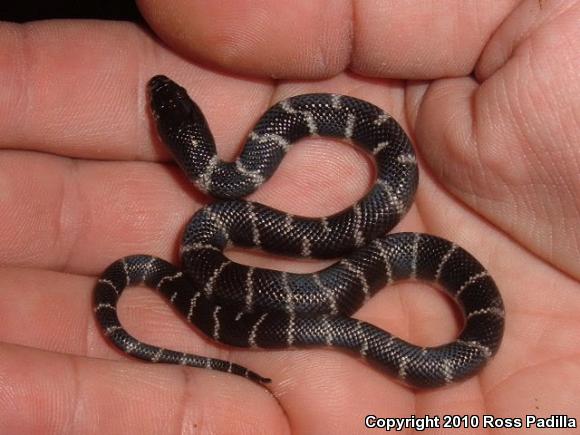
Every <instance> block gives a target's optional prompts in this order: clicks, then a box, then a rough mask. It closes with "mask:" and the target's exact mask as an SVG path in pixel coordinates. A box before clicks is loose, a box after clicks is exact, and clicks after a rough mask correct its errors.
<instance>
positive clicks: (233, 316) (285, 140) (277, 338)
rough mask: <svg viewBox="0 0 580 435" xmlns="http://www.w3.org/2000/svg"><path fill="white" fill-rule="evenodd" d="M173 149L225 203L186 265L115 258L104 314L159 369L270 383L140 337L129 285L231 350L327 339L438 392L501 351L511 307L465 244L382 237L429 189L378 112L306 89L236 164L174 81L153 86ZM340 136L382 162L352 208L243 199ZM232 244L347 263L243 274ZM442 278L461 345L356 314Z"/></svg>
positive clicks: (105, 277) (188, 234) (164, 135)
mask: <svg viewBox="0 0 580 435" xmlns="http://www.w3.org/2000/svg"><path fill="white" fill-rule="evenodd" d="M148 90H149V96H150V104H151V109H152V112H153V116H154V118H155V121H156V124H157V129H158V132H159V135H160V137H161V139H162V141H163V142H164V143H165V144H166V145H167V146H168V147H169V149H170V150H171V152H172V154H173V156H174V158H175V160H176V161H177V163H178V164H179V165H180V166H181V168H182V169H183V171H184V172H185V174H186V175H187V176H188V178H189V179H190V180H191V181H192V182H193V183H195V184H196V185H197V186H198V187H199V188H200V189H201V190H202V191H204V192H207V193H209V194H211V195H212V196H214V197H218V198H221V199H222V201H217V202H215V203H213V204H211V205H209V206H207V207H204V208H202V209H201V210H199V211H198V212H197V213H195V214H194V216H193V217H192V219H191V220H190V222H189V223H188V224H187V226H186V229H185V232H184V236H183V240H182V244H181V249H180V255H181V261H182V266H181V268H177V267H175V266H173V265H171V264H170V263H168V262H166V261H164V260H161V259H158V258H155V257H151V256H147V255H135V256H130V257H125V258H123V259H121V260H118V261H116V262H114V263H113V264H111V265H110V266H109V267H108V268H107V269H106V270H105V272H104V273H103V274H102V276H101V278H100V279H99V280H98V283H97V286H96V289H95V293H94V309H95V312H96V316H97V319H98V322H99V324H100V325H101V327H102V329H103V332H104V334H105V335H106V336H107V337H108V339H109V340H111V341H112V342H113V343H114V344H115V345H116V346H117V347H119V348H120V349H121V350H123V351H124V352H126V353H129V354H131V355H133V356H136V357H138V358H141V359H144V360H147V361H151V362H164V363H174V364H184V365H189V366H194V367H205V368H210V369H214V370H221V371H227V372H231V373H234V374H238V375H242V376H245V377H248V378H250V379H252V380H255V381H259V382H267V381H269V379H266V378H263V377H261V376H259V375H257V374H256V373H254V372H250V371H248V370H247V369H245V368H244V367H241V366H238V365H236V364H233V363H230V362H227V361H222V360H217V359H212V358H207V357H202V356H195V355H191V354H186V353H180V352H175V351H172V350H167V349H161V348H158V347H155V346H150V345H147V344H144V343H141V342H139V341H138V340H137V339H135V338H134V337H132V336H131V335H129V334H128V333H127V332H126V331H125V329H123V327H122V326H121V324H120V322H119V319H118V317H117V312H116V307H117V302H118V299H119V297H120V295H121V293H122V291H123V289H124V288H125V287H127V286H130V285H136V284H140V283H145V284H146V285H147V286H150V287H153V288H156V289H158V290H159V291H160V292H161V293H162V294H163V295H165V296H166V297H167V298H168V300H169V301H170V302H171V303H172V304H173V306H174V307H175V308H176V309H177V310H178V311H180V312H181V313H182V314H183V315H184V316H185V317H186V318H187V320H188V321H189V322H191V323H193V324H194V325H196V326H197V327H198V328H199V329H200V330H201V331H203V332H204V333H205V334H206V335H208V336H209V337H212V338H214V339H215V340H219V341H220V342H222V343H226V344H230V345H235V346H242V347H260V348H280V347H288V346H300V347H303V346H309V345H326V346H337V347H341V348H345V349H348V350H351V351H354V352H355V353H357V354H359V355H360V356H362V357H363V358H365V359H366V360H367V361H369V362H372V363H374V364H375V365H376V366H377V367H379V368H381V369H383V370H385V371H387V372H388V373H390V374H392V375H394V376H395V377H397V378H399V379H400V380H401V381H403V382H405V383H407V384H409V385H412V386H415V387H436V386H441V385H444V384H447V383H450V382H452V381H458V380H461V379H464V378H466V377H469V376H472V375H474V374H475V373H476V372H477V371H478V370H480V369H481V368H482V366H483V365H484V364H485V363H486V362H487V361H488V360H489V358H490V357H491V356H492V355H494V354H495V353H496V351H497V350H498V347H499V345H500V342H501V339H502V336H503V330H504V307H503V302H502V299H501V296H500V294H499V292H498V289H497V287H496V285H495V283H494V281H493V279H492V278H491V277H490V276H489V274H488V272H487V271H486V270H485V269H484V268H483V266H482V265H481V264H480V263H479V262H478V261H477V260H476V259H475V258H473V257H472V256H471V255H470V254H469V253H468V252H466V251H465V250H463V249H462V248H460V247H459V246H457V245H456V244H454V243H452V242H449V241H447V240H444V239H441V238H439V237H435V236H431V235H427V234H420V233H396V234H391V235H386V236H385V235H384V234H385V233H386V232H388V231H389V230H390V229H391V228H393V227H394V226H395V225H396V223H397V222H398V221H399V220H400V218H401V217H402V215H403V214H404V213H405V212H406V211H407V209H408V207H409V205H410V203H411V201H412V198H413V195H414V193H415V190H416V187H417V181H418V172H417V162H416V159H415V154H414V151H413V148H412V146H411V144H410V141H409V139H408V137H407V135H406V134H405V132H404V131H403V129H402V128H401V127H400V126H399V124H398V123H397V122H396V121H395V120H394V119H393V118H392V117H390V116H389V115H387V114H386V113H384V112H383V111H382V110H381V109H379V108H378V107H376V106H374V105H372V104H370V103H368V102H365V101H362V100H359V99H356V98H352V97H347V96H343V95H335V94H308V95H300V96H296V97H292V98H289V99H286V100H284V101H281V102H279V103H277V104H276V105H274V106H273V107H272V108H270V109H269V110H268V111H267V112H266V113H265V114H264V115H263V116H262V118H261V119H260V120H259V121H258V123H257V124H256V126H255V127H254V129H253V131H252V132H251V133H250V135H249V137H248V139H247V142H246V144H245V145H244V148H243V150H242V153H241V155H240V156H239V157H238V158H237V159H236V160H235V161H234V162H231V163H227V162H223V161H221V160H220V159H219V158H218V157H217V154H216V149H215V144H214V140H213V136H212V134H211V132H210V130H209V128H208V126H207V123H206V121H205V118H204V116H203V114H202V113H201V110H200V109H199V108H198V106H197V105H196V104H195V103H194V102H193V101H192V100H191V99H190V98H189V96H188V95H187V93H186V91H185V89H183V88H181V87H180V86H178V85H177V84H176V83H174V82H173V81H171V80H170V79H168V78H167V77H164V76H155V77H153V78H152V79H151V80H150V81H149V85H148ZM315 135H320V136H332V137H337V138H341V139H344V140H346V141H349V142H352V143H355V144H357V145H359V146H361V147H362V148H363V149H366V150H367V151H369V152H370V153H371V154H372V155H373V156H374V158H375V161H376V167H377V174H378V175H377V180H376V182H375V184H374V186H373V187H372V188H371V190H370V191H369V193H368V194H367V195H366V196H365V197H364V198H363V199H362V200H361V201H359V202H358V203H357V204H355V205H354V206H353V207H351V208H349V209H347V210H345V211H343V212H340V213H337V214H335V215H332V216H328V217H325V218H319V219H313V218H304V217H298V216H292V215H289V214H287V213H283V212H280V211H277V210H274V209H272V208H269V207H267V206H264V205H261V204H258V203H253V202H248V201H244V200H240V199H237V198H240V197H243V196H245V195H247V194H249V193H251V192H252V191H254V190H255V189H257V188H258V187H259V186H260V185H261V184H262V183H263V182H264V181H265V180H267V179H268V178H269V177H270V176H271V175H272V174H273V172H274V171H275V169H276V168H277V166H278V164H279V163H280V161H281V160H282V158H283V157H284V155H285V154H286V152H287V151H288V149H289V148H290V146H291V145H292V144H293V143H294V142H296V141H298V140H299V139H301V138H303V137H308V136H315ZM230 243H234V244H237V245H241V246H256V247H259V248H262V249H265V250H267V251H271V252H276V253H281V254H286V255H295V256H312V257H317V258H320V257H323V258H334V257H342V259H341V260H340V261H338V262H336V263H334V264H333V265H331V266H330V267H328V268H326V269H324V270H321V271H319V272H317V273H313V274H296V273H288V272H278V271H273V270H266V269H261V268H258V267H250V266H244V265H240V264H237V263H234V262H233V261H231V260H229V259H228V258H227V257H225V256H224V254H223V250H224V249H225V248H226V247H227V246H229V244H230ZM409 278H411V279H419V280H425V281H430V282H433V283H436V284H437V285H439V286H441V287H442V288H443V289H445V290H446V291H447V292H448V293H449V295H450V296H451V297H452V298H453V299H454V300H455V301H456V302H457V304H458V305H459V306H460V307H461V310H462V313H463V315H464V318H465V325H464V328H463V330H462V332H461V334H460V336H459V338H458V339H457V340H455V341H454V342H452V343H449V344H446V345H442V346H437V347H427V348H425V347H418V346H415V345H412V344H409V343H407V342H406V341H404V340H401V339H399V338H397V337H395V336H393V335H391V334H389V333H388V332H386V331H383V330H381V329H379V328H377V327H375V326H373V325H371V324H368V323H366V322H363V321H360V320H356V319H353V318H352V317H350V315H351V314H352V313H353V312H354V311H356V310H357V309H358V308H359V307H360V306H361V304H362V303H363V302H364V301H366V300H367V299H368V298H369V297H371V296H372V295H373V294H374V293H375V292H376V291H377V290H379V289H381V288H382V287H383V286H384V285H385V284H390V283H392V282H395V281H399V280H404V279H409Z"/></svg>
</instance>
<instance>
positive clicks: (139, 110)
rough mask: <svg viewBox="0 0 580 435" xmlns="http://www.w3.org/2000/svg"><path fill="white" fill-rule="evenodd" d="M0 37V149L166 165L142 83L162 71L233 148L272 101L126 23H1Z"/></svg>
mask: <svg viewBox="0 0 580 435" xmlns="http://www.w3.org/2000/svg"><path fill="white" fill-rule="evenodd" d="M0 39H2V41H3V43H2V45H1V46H0V58H2V59H7V62H5V64H4V65H3V68H2V69H1V70H0V83H1V84H2V86H1V88H0V89H1V90H0V98H1V99H2V105H0V149H1V148H10V149H28V150H36V151H42V152H49V153H53V154H60V155H66V156H70V157H81V158H91V159H120V160H135V159H136V160H153V159H159V158H160V157H162V158H164V159H167V157H168V156H167V153H166V151H165V149H164V147H162V146H160V144H159V143H158V142H157V141H156V135H155V132H154V130H153V129H152V124H151V122H150V117H149V107H148V102H147V97H146V82H147V80H148V79H149V78H150V77H151V76H153V75H154V74H158V73H167V74H168V75H171V76H172V77H175V78H176V80H178V81H179V82H180V83H183V84H184V85H185V86H187V87H188V89H191V90H192V95H193V96H194V97H195V99H196V100H197V101H198V102H199V103H200V105H201V106H202V107H204V108H206V112H207V114H208V118H209V122H210V123H211V125H214V126H218V127H220V128H219V129H216V131H217V134H216V140H217V141H218V143H219V144H224V143H228V142H231V144H230V146H231V148H232V149H233V148H234V146H235V145H237V144H235V143H234V142H235V141H234V139H239V138H241V137H242V135H243V134H246V133H247V130H246V129H247V127H248V125H250V122H251V120H252V119H253V117H254V116H255V114H256V113H260V111H261V110H263V109H264V108H265V107H263V106H264V105H266V106H267V104H268V101H269V97H270V94H271V88H270V87H269V86H268V85H267V84H265V83H263V82H260V81H257V80H252V81H247V80H241V79H239V78H235V77H232V76H227V75H225V74H223V73H216V72H211V71H209V70H207V69H203V68H201V67H197V66H195V65H193V64H191V63H188V62H186V61H184V60H183V59H181V58H179V57H178V56H176V55H175V54H172V53H170V52H169V51H168V50H166V49H164V48H163V47H162V46H160V45H159V43H158V42H157V41H156V40H155V39H154V38H153V37H152V36H151V35H150V34H148V33H146V32H145V31H144V30H142V29H140V28H139V27H137V26H135V25H133V24H129V23H114V22H104V21H101V22H98V21H45V22H36V23H31V24H26V25H17V24H10V23H0ZM70 53H75V56H71V55H70ZM215 89H219V92H216V91H215ZM208 107H213V108H214V110H213V111H212V110H207V108H208ZM242 108H243V110H242ZM216 115H219V116H216ZM232 119H233V120H235V122H232ZM225 148H226V147H224V149H225ZM226 154H227V149H226ZM230 155H231V154H230Z"/></svg>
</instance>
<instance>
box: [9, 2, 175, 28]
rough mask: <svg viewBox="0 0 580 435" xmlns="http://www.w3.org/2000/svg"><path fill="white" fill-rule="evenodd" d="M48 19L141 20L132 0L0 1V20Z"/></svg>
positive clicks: (20, 21)
mask: <svg viewBox="0 0 580 435" xmlns="http://www.w3.org/2000/svg"><path fill="white" fill-rule="evenodd" d="M169 1H171V0H169ZM51 18H96V19H109V20H126V21H137V22H141V21H142V19H141V16H140V14H139V10H138V9H137V6H135V2H134V1H133V0H100V1H99V0H77V1H73V0H55V1H51V0H12V1H11V0H0V21H14V22H19V23H22V22H25V21H34V20H45V19H51Z"/></svg>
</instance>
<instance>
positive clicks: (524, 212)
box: [415, 2, 580, 278]
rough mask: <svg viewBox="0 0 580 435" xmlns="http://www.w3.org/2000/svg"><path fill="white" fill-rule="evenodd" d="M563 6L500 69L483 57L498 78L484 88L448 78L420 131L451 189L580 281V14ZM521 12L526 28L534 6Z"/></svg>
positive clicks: (427, 98) (502, 35)
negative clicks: (578, 44) (578, 43)
mask: <svg viewBox="0 0 580 435" xmlns="http://www.w3.org/2000/svg"><path fill="white" fill-rule="evenodd" d="M534 5H535V2H534ZM557 6H558V9H559V11H560V13H558V14H556V13H555V12H552V13H551V15H553V16H555V17H557V18H554V19H552V20H549V21H547V22H545V23H544V24H543V25H540V26H535V23H534V22H530V21H528V26H529V30H530V32H531V33H528V36H527V37H526V38H525V40H524V41H522V42H520V44H519V47H518V49H517V50H514V51H513V52H512V53H511V55H510V57H509V60H508V61H506V62H504V63H503V65H502V66H501V68H497V65H494V64H493V63H492V61H491V59H492V57H493V56H492V54H490V55H489V56H486V57H485V58H484V59H486V62H487V64H486V65H487V66H482V68H483V69H482V73H485V71H488V72H489V71H491V70H493V69H495V73H494V74H493V75H491V76H489V77H488V78H487V80H486V81H485V82H484V83H483V84H481V85H479V84H478V83H477V82H476V81H475V80H472V79H467V78H465V79H447V80H441V81H438V82H436V83H433V84H432V85H431V86H429V87H428V89H427V90H426V91H425V89H422V90H420V91H419V93H420V94H422V95H421V96H418V97H417V100H418V101H420V103H419V104H418V105H416V107H417V108H418V109H417V114H416V116H415V125H416V134H417V144H418V146H419V148H420V150H421V151H422V153H423V155H424V156H425V161H426V162H427V163H428V164H429V166H431V168H432V169H433V173H435V174H437V175H438V177H439V179H440V182H441V183H442V184H443V185H444V186H445V187H446V188H447V189H449V190H450V191H451V192H453V193H454V194H455V195H457V196H458V197H459V198H460V199H461V200H462V201H465V202H466V203H467V204H469V205H470V206H471V207H473V208H474V209H475V210H476V211H477V212H478V213H481V214H482V215H484V216H486V217H487V218H488V219H490V220H491V221H492V222H494V223H496V224H497V225H498V226H499V227H500V228H502V229H503V230H504V231H505V232H507V233H508V234H510V235H512V236H513V237H514V238H515V239H516V240H517V241H518V242H520V243H522V244H523V245H524V246H526V247H527V248H528V249H530V250H531V251H533V252H534V253H536V254H537V255H538V256H540V257H542V258H543V259H545V260H546V261H547V262H549V263H551V264H553V265H554V266H555V267H557V268H560V269H561V270H563V271H564V272H566V273H568V274H570V275H572V276H574V277H575V278H580V268H579V267H578V263H577V261H576V258H577V254H578V252H579V250H580V235H579V229H580V215H579V214H578V210H579V209H580V195H578V192H580V178H579V177H578V173H579V169H580V168H579V166H578V162H580V151H579V148H578V147H577V146H576V144H577V143H578V142H579V141H580V136H579V134H578V131H579V129H578V122H577V116H576V115H575V113H578V111H577V110H576V109H577V108H578V102H577V101H578V95H580V85H579V82H578V81H574V80H572V81H570V77H572V76H575V75H577V71H578V68H579V67H580V63H579V58H578V56H575V55H573V54H572V53H573V52H575V51H574V50H575V47H572V46H570V45H569V44H568V43H567V41H571V40H577V39H578V36H579V33H578V26H576V25H575V24H576V20H575V19H573V17H576V18H577V17H578V10H580V9H579V8H576V10H569V9H568V8H567V6H566V4H565V3H564V2H562V3H557ZM514 13H517V14H519V17H520V20H523V21H526V20H528V19H529V13H528V3H527V2H524V3H522V7H521V8H518V10H517V11H515V12H514ZM569 17H571V18H569ZM514 19H515V18H514ZM513 21H514V20H510V22H513ZM506 34H507V35H512V34H511V31H507V30H505V29H504V30H503V31H501V32H498V36H497V38H499V40H494V44H492V45H490V47H495V48H494V49H490V51H491V53H496V54H497V46H498V44H502V45H503V46H504V48H505V49H509V47H510V46H511V45H512V44H513V43H514V39H513V38H506ZM518 34H520V32H518ZM512 37H515V35H512ZM532 41H533V42H532ZM554 53H558V55H557V56H556V57H555V56H554ZM529 59H534V61H533V62H530V61H529ZM486 68H487V69H486ZM423 92H424V93H423ZM575 111H576V112H575Z"/></svg>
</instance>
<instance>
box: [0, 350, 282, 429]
mask: <svg viewBox="0 0 580 435" xmlns="http://www.w3.org/2000/svg"><path fill="white" fill-rule="evenodd" d="M0 351H1V353H2V358H1V359H0V389H1V390H2V391H3V403H4V406H1V407H0V432H2V433H37V432H39V433H40V432H42V433H47V432H50V433H65V432H73V433H93V432H95V430H97V432H99V433H118V432H136V433H149V432H155V433H176V432H190V431H201V432H205V431H208V432H217V433H240V431H247V432H249V433H250V432H251V433H289V428H288V422H287V421H286V418H285V416H284V414H283V412H282V410H281V408H280V407H279V406H278V404H277V403H276V402H275V401H274V400H272V396H271V395H270V394H269V393H268V392H267V391H266V390H264V389H262V388H260V387H258V386H255V385H253V384H251V383H250V382H247V381H245V380H243V379H241V378H240V379H239V380H238V379H235V377H233V376H223V375H216V374H214V373H211V372H209V371H202V370H187V369H185V370H184V369H183V368H176V367H166V366H155V367H152V366H150V365H141V364H129V363H126V362H112V361H106V360H94V359H89V358H82V357H76V356H66V355H62V354H55V353H50V352H43V351H39V350H34V349H29V348H23V347H20V346H14V345H7V344H0ZM228 379H229V381H228ZM224 384H225V385H224ZM31 403H35V404H42V405H41V406H31ZM216 404H219V406H216Z"/></svg>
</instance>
